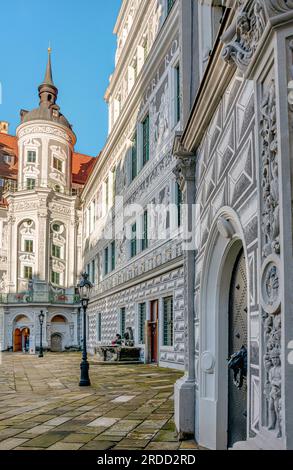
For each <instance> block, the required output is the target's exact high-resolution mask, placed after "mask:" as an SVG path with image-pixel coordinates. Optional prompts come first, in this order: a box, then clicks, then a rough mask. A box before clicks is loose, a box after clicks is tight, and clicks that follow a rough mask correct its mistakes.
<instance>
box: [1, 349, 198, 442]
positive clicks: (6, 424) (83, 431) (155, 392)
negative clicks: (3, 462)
mask: <svg viewBox="0 0 293 470" xmlns="http://www.w3.org/2000/svg"><path fill="white" fill-rule="evenodd" d="M80 359H81V358H80V354H78V353H64V354H54V353H47V354H45V356H44V358H43V359H41V360H40V359H39V358H38V357H37V356H31V355H24V354H21V353H20V354H12V353H4V354H2V364H0V450H12V449H15V450H108V449H115V450H118V449H124V450H125V449H128V448H129V449H133V450H134V449H144V448H145V449H153V450H154V449H166V450H172V449H178V448H180V449H181V448H182V449H184V448H186V449H187V448H189V447H185V446H188V445H190V446H191V447H190V448H194V447H192V445H196V444H195V443H194V444H193V443H192V442H193V441H192V442H191V443H190V444H188V442H187V443H180V442H177V437H176V434H175V426H174V421H173V407H174V401H173V393H174V383H175V381H176V380H177V379H178V378H180V377H181V376H182V372H179V371H176V370H171V369H163V368H158V367H154V366H151V365H143V364H142V365H110V366H108V365H102V366H101V365H99V364H97V363H95V361H94V360H91V358H90V359H89V362H90V377H91V383H92V386H91V387H87V388H86V390H85V389H84V388H80V387H79V385H78V383H79V371H80V367H79V365H80ZM152 446H153V447H152ZM195 448H197V447H195Z"/></svg>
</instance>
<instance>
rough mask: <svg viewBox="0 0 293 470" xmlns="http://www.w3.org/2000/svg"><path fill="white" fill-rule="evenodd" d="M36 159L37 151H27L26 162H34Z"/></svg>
mask: <svg viewBox="0 0 293 470" xmlns="http://www.w3.org/2000/svg"><path fill="white" fill-rule="evenodd" d="M36 160H37V153H36V152H35V150H29V151H28V152H27V162H28V163H36Z"/></svg>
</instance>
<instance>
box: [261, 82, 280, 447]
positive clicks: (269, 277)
mask: <svg viewBox="0 0 293 470" xmlns="http://www.w3.org/2000/svg"><path fill="white" fill-rule="evenodd" d="M260 111H261V116H262V117H261V123H260V129H261V132H260V137H261V167H260V171H261V174H260V178H261V190H262V199H261V216H262V253H261V255H262V275H261V303H262V308H263V315H262V316H263V342H264V344H263V349H264V351H265V353H264V358H263V359H264V367H265V387H264V396H265V400H266V409H267V426H268V429H269V430H271V431H274V432H275V433H276V436H277V437H278V438H279V437H281V436H282V430H281V421H282V413H281V392H282V390H281V368H282V363H281V349H282V345H281V326H282V325H281V313H280V312H281V298H280V285H281V279H280V276H281V275H280V269H279V263H280V259H279V254H280V251H281V247H280V237H279V236H280V216H279V177H278V169H279V153H278V150H279V149H278V136H277V117H276V89H275V80H274V78H272V79H271V80H270V81H269V82H268V83H267V84H266V85H265V86H264V91H263V99H262V102H261V106H260Z"/></svg>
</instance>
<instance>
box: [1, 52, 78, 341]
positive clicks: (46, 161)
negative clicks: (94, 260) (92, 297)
mask: <svg viewBox="0 0 293 470" xmlns="http://www.w3.org/2000/svg"><path fill="white" fill-rule="evenodd" d="M38 94H39V105H38V107H37V108H35V109H33V110H32V111H25V110H22V111H21V112H20V116H21V123H20V125H19V127H18V128H17V130H16V138H17V145H18V179H17V185H16V187H15V188H14V190H10V191H9V192H8V193H7V201H8V240H9V244H10V246H9V248H8V270H7V286H8V292H10V293H11V295H25V296H27V297H26V298H27V301H28V304H29V302H30V300H31V299H33V301H34V303H33V305H31V306H29V305H28V306H27V316H28V317H29V318H32V317H34V315H37V314H38V313H39V311H40V309H43V310H45V311H46V312H47V316H48V318H50V316H52V315H53V312H58V313H59V314H60V315H61V314H62V315H63V317H64V318H65V319H67V330H66V331H65V330H64V335H67V336H68V335H69V336H70V335H71V336H72V337H71V340H70V341H71V344H72V343H73V344H77V317H76V315H77V311H78V309H77V306H76V304H75V303H74V298H75V297H74V295H75V286H76V285H77V278H78V273H79V272H80V269H81V268H80V265H79V263H81V260H79V259H77V256H76V252H77V240H78V239H80V237H81V234H80V233H79V230H81V229H80V227H81V211H80V210H79V198H78V196H77V195H76V193H74V192H73V190H72V155H73V151H74V145H75V143H76V137H75V134H74V133H73V131H72V126H71V125H70V124H69V122H68V120H67V119H66V117H65V116H64V115H63V114H62V113H61V111H60V107H59V106H58V104H57V97H58V88H57V87H56V85H55V84H54V81H53V74H52V64H51V49H49V50H48V60H47V65H46V71H45V77H44V80H43V82H42V83H41V84H40V86H39V87H38ZM16 247H17V249H16ZM38 300H39V303H40V304H39V305H37V304H36V303H35V302H37V301H38ZM58 301H59V303H61V304H63V307H60V306H59V307H58ZM20 308H21V311H22V314H26V308H25V307H24V306H23V305H22V306H20ZM34 312H35V313H34ZM70 325H71V326H70ZM33 328H35V326H34V325H33V324H32V325H31V326H30V329H33ZM45 331H46V328H45ZM70 332H71V333H70ZM49 336H50V335H49ZM35 337H36V335H34V336H32V338H35ZM46 341H47V339H46V338H44V342H45V345H46ZM64 341H65V339H64ZM68 342H69V340H68ZM65 343H66V341H65ZM63 344H64V343H63ZM32 348H34V345H33V344H32Z"/></svg>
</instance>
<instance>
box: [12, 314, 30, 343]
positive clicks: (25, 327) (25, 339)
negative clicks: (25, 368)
mask: <svg viewBox="0 0 293 470" xmlns="http://www.w3.org/2000/svg"><path fill="white" fill-rule="evenodd" d="M29 340H30V319H29V318H28V317H27V316H26V315H18V316H17V317H16V318H15V320H14V330H13V352H21V351H24V352H28V351H29Z"/></svg>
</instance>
